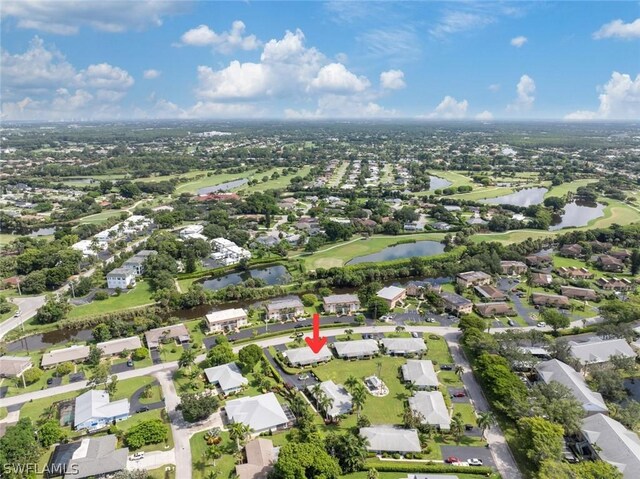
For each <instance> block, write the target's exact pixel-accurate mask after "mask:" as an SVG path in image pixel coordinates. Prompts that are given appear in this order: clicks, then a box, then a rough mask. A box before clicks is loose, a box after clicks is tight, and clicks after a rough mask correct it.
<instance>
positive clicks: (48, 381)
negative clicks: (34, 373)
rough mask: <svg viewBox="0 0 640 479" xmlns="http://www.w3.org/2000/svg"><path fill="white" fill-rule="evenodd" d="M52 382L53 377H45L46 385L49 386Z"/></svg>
mask: <svg viewBox="0 0 640 479" xmlns="http://www.w3.org/2000/svg"><path fill="white" fill-rule="evenodd" d="M52 384H53V378H49V379H47V386H51V385H52Z"/></svg>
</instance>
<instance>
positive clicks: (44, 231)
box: [29, 227, 56, 237]
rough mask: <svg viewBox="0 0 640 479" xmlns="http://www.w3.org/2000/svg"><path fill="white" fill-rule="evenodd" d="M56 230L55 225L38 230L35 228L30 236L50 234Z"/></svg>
mask: <svg viewBox="0 0 640 479" xmlns="http://www.w3.org/2000/svg"><path fill="white" fill-rule="evenodd" d="M55 232H56V228H55V227H51V228H40V229H38V230H34V231H32V232H31V233H30V234H29V236H31V237H37V236H50V235H52V234H54V233H55Z"/></svg>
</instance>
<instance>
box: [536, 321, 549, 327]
mask: <svg viewBox="0 0 640 479" xmlns="http://www.w3.org/2000/svg"><path fill="white" fill-rule="evenodd" d="M538 327H539V328H546V327H547V323H545V322H544V321H540V322H538Z"/></svg>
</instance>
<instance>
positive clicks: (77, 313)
mask: <svg viewBox="0 0 640 479" xmlns="http://www.w3.org/2000/svg"><path fill="white" fill-rule="evenodd" d="M148 304H153V300H152V299H151V291H150V289H149V283H147V282H146V281H138V284H137V285H136V287H135V288H133V289H132V290H131V291H129V292H127V293H126V294H121V295H120V296H112V297H110V298H108V299H105V300H104V301H93V302H91V303H89V304H85V305H83V306H74V307H73V308H72V309H71V311H70V312H69V316H68V317H69V318H70V319H74V318H83V317H86V316H95V315H98V314H105V313H111V312H113V311H121V310H124V309H129V308H136V307H139V306H144V305H148Z"/></svg>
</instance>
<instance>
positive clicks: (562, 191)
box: [544, 178, 598, 198]
mask: <svg viewBox="0 0 640 479" xmlns="http://www.w3.org/2000/svg"><path fill="white" fill-rule="evenodd" d="M596 181H598V180H596V179H594V178H587V179H583V180H575V181H570V182H569V183H563V184H561V185H558V186H553V187H551V188H550V189H549V191H547V192H546V193H545V195H544V196H545V198H547V197H549V196H565V195H566V194H567V193H569V192H572V193H575V192H576V191H577V190H578V188H579V187H581V186H587V185H588V184H589V183H595V182H596Z"/></svg>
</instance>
